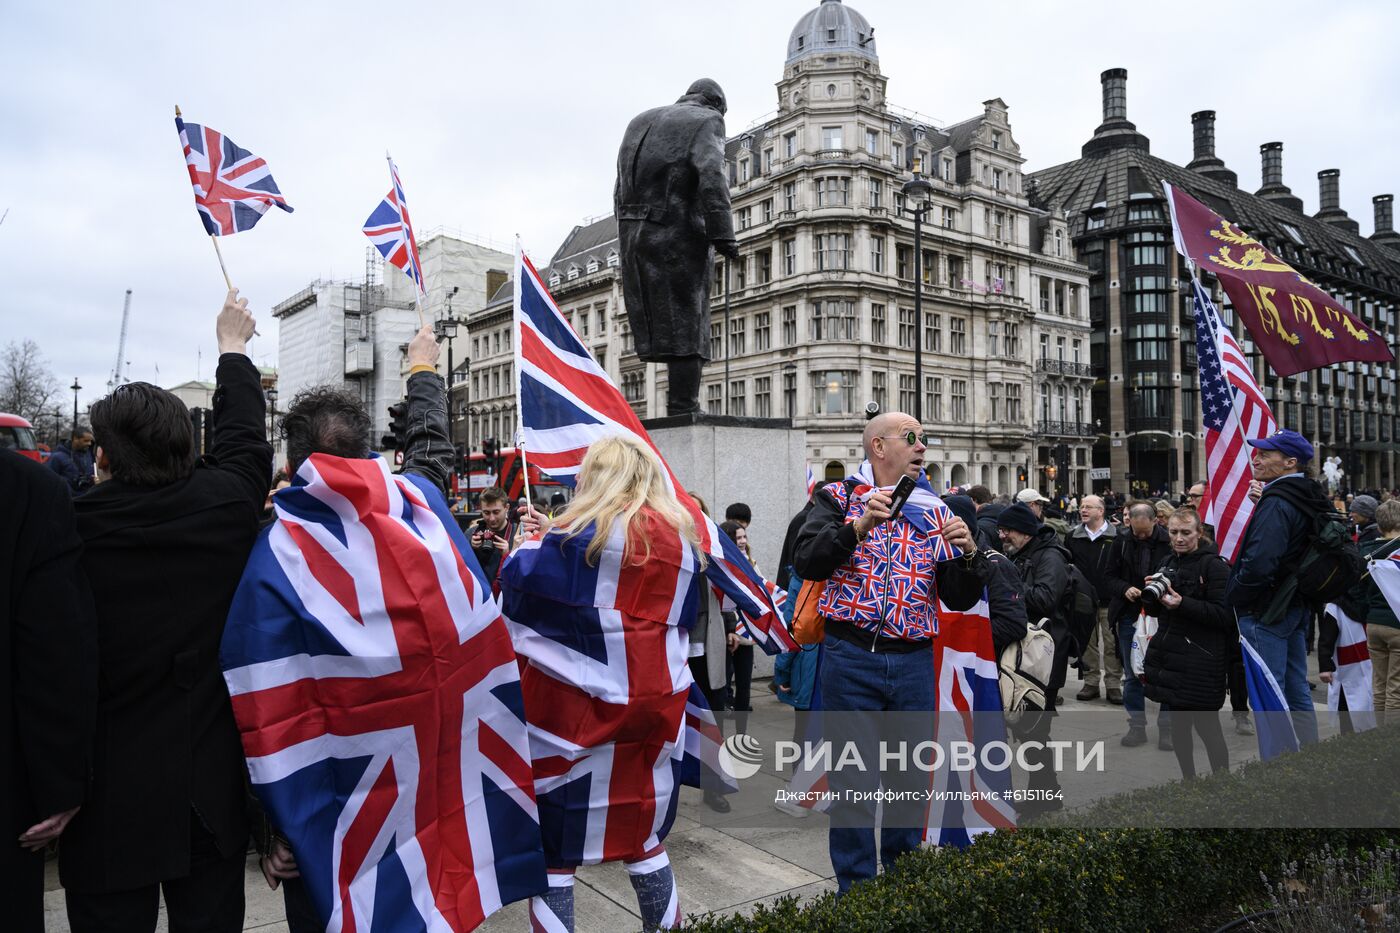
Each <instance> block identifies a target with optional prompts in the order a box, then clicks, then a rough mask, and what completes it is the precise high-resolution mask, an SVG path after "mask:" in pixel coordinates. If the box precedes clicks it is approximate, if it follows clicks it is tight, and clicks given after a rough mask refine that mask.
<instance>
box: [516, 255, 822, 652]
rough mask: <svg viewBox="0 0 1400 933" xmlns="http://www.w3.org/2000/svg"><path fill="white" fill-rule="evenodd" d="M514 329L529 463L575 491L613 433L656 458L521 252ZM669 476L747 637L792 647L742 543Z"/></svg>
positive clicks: (770, 647)
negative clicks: (634, 440) (598, 445)
mask: <svg viewBox="0 0 1400 933" xmlns="http://www.w3.org/2000/svg"><path fill="white" fill-rule="evenodd" d="M515 327H516V341H515V371H516V379H517V394H518V396H519V399H520V423H521V433H522V435H523V436H524V439H525V447H526V449H527V450H528V451H529V454H528V456H529V459H530V463H531V465H533V466H536V467H538V468H539V469H540V470H541V471H543V472H545V473H548V474H549V475H550V476H552V477H554V478H555V479H556V480H558V481H559V482H561V483H565V484H567V485H570V486H572V485H573V483H574V478H575V477H576V476H577V475H578V468H579V464H580V463H582V462H583V456H584V454H586V453H587V452H588V446H589V445H590V444H592V443H593V442H594V441H596V440H598V439H599V438H600V437H607V436H609V435H614V434H633V435H635V436H636V437H638V438H640V439H641V440H642V441H643V442H644V443H646V445H647V446H648V447H650V448H651V449H652V450H653V451H655V452H656V455H657V457H661V453H660V451H657V450H656V445H655V444H653V443H652V441H651V438H650V437H649V436H648V435H647V432H646V429H645V428H643V427H642V423H641V422H640V421H639V420H638V419H637V415H636V413H635V412H633V411H632V406H631V405H628V404H627V401H626V399H624V398H623V397H622V393H621V392H619V391H618V390H617V386H615V385H613V382H612V380H611V379H609V378H608V374H607V373H606V372H604V371H603V369H602V367H600V366H599V365H598V363H597V362H596V361H595V360H594V359H593V356H592V354H590V353H589V352H588V349H587V348H586V347H585V346H584V345H583V343H582V341H580V340H579V339H578V336H577V335H576V334H575V333H574V330H573V328H572V327H570V326H569V322H568V321H567V320H566V319H565V318H564V315H563V314H562V313H560V311H559V308H558V306H557V305H555V303H554V299H553V298H551V297H550V295H549V291H548V290H547V289H546V288H545V286H544V282H543V281H542V280H541V279H540V274H539V273H538V272H537V271H536V270H535V267H534V265H533V264H531V262H530V260H529V259H528V258H526V257H525V255H524V254H523V253H520V252H517V254H516V261H515ZM662 462H663V465H664V464H665V458H662ZM666 478H667V482H668V484H669V485H670V487H671V489H672V490H673V491H674V492H675V494H676V498H678V499H679V500H680V501H681V504H682V505H683V506H684V507H685V508H686V509H687V510H688V511H689V512H690V513H691V515H692V516H693V517H694V518H695V520H696V529H697V530H698V531H699V533H700V543H701V546H702V547H703V548H704V549H705V552H706V553H707V555H708V556H709V563H708V564H707V565H706V568H705V573H706V575H707V576H708V577H709V579H710V582H711V583H713V584H714V585H715V586H716V587H717V588H718V589H719V590H721V591H722V592H723V593H724V595H725V596H727V597H729V598H730V599H731V600H733V602H734V604H735V606H736V607H737V608H738V610H739V611H740V612H742V613H743V614H744V615H745V616H747V617H748V620H749V626H748V629H749V634H750V637H752V638H753V639H754V641H755V642H757V643H758V644H759V645H762V646H763V649H764V650H765V651H767V652H768V653H769V654H775V653H777V652H780V651H792V650H795V649H796V648H797V643H796V642H795V641H793V640H792V636H791V635H790V634H788V631H787V628H786V627H785V626H784V625H783V622H782V619H781V618H780V617H779V615H778V613H777V609H776V607H775V606H774V605H773V600H772V598H771V596H770V595H769V593H768V591H767V589H766V588H765V587H764V585H763V579H762V577H760V576H759V575H758V573H757V572H756V571H755V570H754V569H753V565H752V564H750V563H749V561H748V560H747V559H746V558H745V557H744V555H743V553H742V552H741V551H740V550H739V546H738V545H737V544H735V543H734V542H733V541H731V540H730V539H729V536H728V535H726V534H724V533H723V532H721V531H720V530H719V527H718V526H717V525H716V524H715V523H714V522H713V521H711V520H710V518H709V516H707V515H705V514H704V513H703V512H701V511H700V507H699V506H698V505H696V503H695V500H694V499H692V498H691V497H690V495H689V494H688V493H687V492H686V491H685V489H684V487H682V486H681V484H680V483H679V482H677V481H676V478H675V476H674V474H673V473H672V472H671V469H670V467H669V466H667V467H666Z"/></svg>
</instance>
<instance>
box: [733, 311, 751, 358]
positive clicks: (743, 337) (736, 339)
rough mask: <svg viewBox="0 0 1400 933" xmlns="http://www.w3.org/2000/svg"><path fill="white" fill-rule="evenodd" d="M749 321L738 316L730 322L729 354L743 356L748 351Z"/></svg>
mask: <svg viewBox="0 0 1400 933" xmlns="http://www.w3.org/2000/svg"><path fill="white" fill-rule="evenodd" d="M747 325H748V321H747V320H745V319H744V318H742V317H736V318H734V319H733V320H731V321H730V322H729V355H730V356H743V355H744V353H745V352H746V351H747V349H748V347H747V343H748V326H747Z"/></svg>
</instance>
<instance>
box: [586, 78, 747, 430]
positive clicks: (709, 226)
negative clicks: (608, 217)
mask: <svg viewBox="0 0 1400 933" xmlns="http://www.w3.org/2000/svg"><path fill="white" fill-rule="evenodd" d="M726 109H727V104H726V103H725V99H724V91H722V90H720V86H719V85H718V84H716V83H715V82H714V81H711V80H709V79H708V78H702V79H700V80H699V81H696V82H695V83H694V84H692V85H691V86H690V89H689V90H687V91H686V93H685V95H684V96H682V97H681V98H680V100H678V101H676V102H675V103H674V104H671V105H670V106H667V107H657V108H655V109H652V110H648V111H646V112H645V113H641V114H638V115H637V116H636V117H635V118H633V120H632V122H631V123H630V124H628V126H627V132H626V134H625V135H624V136H623V137H622V147H621V148H620V149H619V150H618V154H617V187H616V188H615V190H614V193H613V206H614V209H615V210H616V212H617V233H618V242H619V244H620V245H621V248H622V296H623V302H624V304H626V306H627V319H628V321H629V323H630V324H631V326H632V340H633V343H634V347H635V349H636V351H637V355H638V356H639V357H641V358H642V359H643V360H645V361H647V362H649V363H666V364H667V367H666V370H667V400H666V411H667V414H670V415H684V414H689V413H692V412H697V411H699V410H700V369H701V367H702V366H703V365H704V363H705V361H706V360H708V359H709V358H710V285H711V282H712V281H713V275H712V269H713V265H714V260H713V258H712V254H711V252H710V247H711V246H713V247H714V248H715V249H716V250H718V251H719V252H720V253H723V254H724V255H725V256H727V257H729V258H730V259H736V258H738V255H739V246H738V243H737V242H736V241H735V239H734V220H733V217H732V215H731V214H730V208H729V180H728V178H727V177H726V175H725V167H724V114H725V111H726Z"/></svg>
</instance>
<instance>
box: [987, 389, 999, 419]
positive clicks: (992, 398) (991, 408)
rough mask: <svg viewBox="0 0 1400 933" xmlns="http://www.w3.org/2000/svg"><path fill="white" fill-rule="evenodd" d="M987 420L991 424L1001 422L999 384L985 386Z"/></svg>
mask: <svg viewBox="0 0 1400 933" xmlns="http://www.w3.org/2000/svg"><path fill="white" fill-rule="evenodd" d="M987 404H988V420H989V421H991V422H992V423H993V424H996V423H997V422H999V421H1001V383H1000V382H992V383H989V384H988V385H987Z"/></svg>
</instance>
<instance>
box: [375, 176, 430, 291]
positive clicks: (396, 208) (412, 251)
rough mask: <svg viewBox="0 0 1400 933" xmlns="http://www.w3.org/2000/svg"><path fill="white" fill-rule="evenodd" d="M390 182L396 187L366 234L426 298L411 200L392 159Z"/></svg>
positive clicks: (380, 208)
mask: <svg viewBox="0 0 1400 933" xmlns="http://www.w3.org/2000/svg"><path fill="white" fill-rule="evenodd" d="M385 158H388V157H387V156H385ZM389 180H390V181H391V182H392V183H393V187H392V188H390V189H389V193H388V194H387V195H385V196H384V200H382V201H380V202H379V206H378V207H376V208H375V209H374V213H372V214H370V215H369V219H367V220H366V221H365V226H364V234H365V236H367V237H369V239H370V242H371V243H373V244H374V248H375V249H377V250H379V255H381V256H383V257H384V261H385V262H387V263H389V264H390V265H394V266H398V267H399V268H400V269H402V270H403V271H404V273H405V274H406V275H407V276H408V277H409V278H410V279H412V280H413V284H414V285H415V286H417V288H418V294H419V295H420V296H424V295H427V291H426V290H425V288H424V286H423V263H422V262H420V261H419V259H418V240H417V239H415V238H414V235H413V221H412V220H410V219H409V217H408V200H407V198H405V197H404V193H403V182H401V181H399V170H398V168H397V167H396V166H395V165H394V160H393V159H389Z"/></svg>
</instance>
